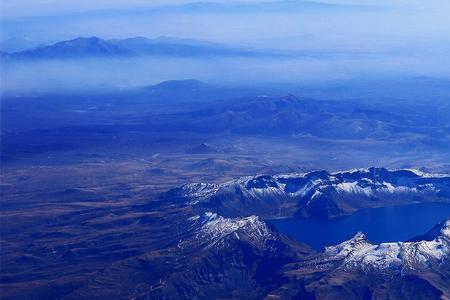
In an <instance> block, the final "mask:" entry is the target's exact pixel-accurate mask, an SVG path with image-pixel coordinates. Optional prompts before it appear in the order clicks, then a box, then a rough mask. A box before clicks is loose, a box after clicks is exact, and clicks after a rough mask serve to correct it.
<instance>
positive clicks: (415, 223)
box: [268, 203, 450, 250]
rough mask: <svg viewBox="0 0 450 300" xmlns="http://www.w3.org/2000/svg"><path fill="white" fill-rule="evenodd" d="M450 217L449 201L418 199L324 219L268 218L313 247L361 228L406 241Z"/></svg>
mask: <svg viewBox="0 0 450 300" xmlns="http://www.w3.org/2000/svg"><path fill="white" fill-rule="evenodd" d="M447 218H450V204H445V203H418V204H412V205H405V206H391V207H382V208H373V209H365V210H361V211H358V212H356V213H354V214H353V215H351V216H345V217H339V218H334V219H330V220H326V219H304V220H303V219H277V220H269V221H268V222H269V223H271V224H273V225H274V226H275V227H276V228H277V229H278V231H280V232H282V233H284V234H286V235H288V236H290V237H292V238H295V239H296V240H298V241H300V242H304V243H306V244H308V245H310V246H311V247H313V248H314V249H316V250H321V249H322V248H323V247H325V246H329V245H334V244H338V243H340V242H343V241H345V240H347V239H349V238H351V237H353V236H354V235H355V234H356V233H357V232H358V231H362V232H363V233H364V234H365V235H366V236H367V238H368V239H369V240H370V241H371V242H373V243H381V242H393V241H406V240H408V239H411V238H414V237H416V236H419V235H422V234H424V233H426V232H427V231H428V230H430V229H431V228H432V227H433V226H434V225H436V224H437V223H438V222H440V221H442V220H444V219H447Z"/></svg>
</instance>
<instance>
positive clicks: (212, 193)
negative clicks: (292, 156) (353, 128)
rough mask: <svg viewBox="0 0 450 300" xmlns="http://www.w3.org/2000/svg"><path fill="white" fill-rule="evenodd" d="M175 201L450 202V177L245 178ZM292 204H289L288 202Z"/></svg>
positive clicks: (187, 188) (364, 173)
mask: <svg viewBox="0 0 450 300" xmlns="http://www.w3.org/2000/svg"><path fill="white" fill-rule="evenodd" d="M169 194H170V195H171V196H172V197H175V198H181V199H183V200H184V201H185V202H186V203H189V204H192V205H196V204H199V203H204V202H208V201H210V200H211V199H212V198H214V197H222V198H226V197H224V195H225V196H227V195H237V194H239V195H242V197H244V198H245V199H261V200H265V199H269V198H270V199H274V198H279V199H283V201H285V200H286V199H294V200H295V201H297V202H298V203H303V204H302V205H311V204H312V203H313V202H315V201H317V199H320V198H323V197H327V198H330V197H338V196H337V195H342V196H343V197H348V196H357V197H365V198H366V199H376V198H384V197H386V196H387V195H390V197H403V195H405V194H420V195H427V197H430V196H437V197H445V198H448V199H450V175H432V174H426V173H423V172H420V171H416V170H409V169H402V170H388V169H385V168H368V169H357V170H351V171H344V172H335V173H328V172H326V171H315V172H310V173H304V174H300V173H298V174H281V175H275V176H265V175H258V176H246V177H242V178H238V179H235V180H232V181H228V182H225V183H223V184H219V185H216V184H205V183H192V184H186V185H183V186H181V187H179V188H177V189H174V190H172V191H171V192H169ZM288 201H289V200H288Z"/></svg>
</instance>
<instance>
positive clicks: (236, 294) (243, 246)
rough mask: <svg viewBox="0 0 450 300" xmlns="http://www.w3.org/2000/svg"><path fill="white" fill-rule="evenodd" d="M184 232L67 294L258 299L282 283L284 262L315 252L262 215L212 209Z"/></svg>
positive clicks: (185, 226) (190, 221) (186, 225)
mask: <svg viewBox="0 0 450 300" xmlns="http://www.w3.org/2000/svg"><path fill="white" fill-rule="evenodd" d="M178 230H181V233H178V234H180V239H179V241H178V242H177V243H176V245H173V247H170V248H168V249H163V250H159V251H154V252H149V253H146V254H145V255H142V256H139V257H135V258H131V259H127V260H124V261H121V262H119V263H117V264H114V265H113V266H111V267H109V268H106V269H105V270H103V271H102V272H99V273H98V274H95V275H94V276H93V277H92V279H91V280H90V282H89V283H88V284H87V285H86V286H84V287H81V288H79V289H77V290H75V291H74V292H72V293H71V294H70V295H69V296H68V297H67V298H68V299H79V298H80V297H83V298H92V297H94V298H104V297H108V296H113V295H114V297H115V298H117V297H119V298H122V297H123V298H129V297H137V298H147V299H193V298H195V299H212V298H226V299H230V298H234V299H242V298H251V299H258V298H262V297H263V296H264V295H266V293H267V291H268V290H269V289H270V288H271V287H275V286H277V285H278V277H277V276H278V274H279V271H280V270H281V268H282V266H284V265H285V264H286V263H289V262H294V261H296V260H299V259H301V258H302V257H305V256H306V255H308V254H309V253H310V250H309V249H308V248H307V247H305V246H302V245H299V244H297V243H296V242H294V241H291V240H288V239H286V238H284V237H282V236H280V235H279V234H278V233H276V232H274V231H272V229H271V228H269V226H268V225H267V224H265V223H264V222H263V221H262V220H261V219H259V218H258V217H256V216H250V217H246V218H235V219H230V218H224V217H221V216H218V215H217V214H214V213H210V212H207V213H205V214H202V215H193V216H191V217H189V218H188V219H186V220H184V221H183V222H182V225H181V227H179V228H178ZM118 278H120V282H117V279H118ZM136 281H139V284H136ZM110 282H116V284H115V285H109V283H110ZM105 286H108V288H107V289H105V288H104V287H105Z"/></svg>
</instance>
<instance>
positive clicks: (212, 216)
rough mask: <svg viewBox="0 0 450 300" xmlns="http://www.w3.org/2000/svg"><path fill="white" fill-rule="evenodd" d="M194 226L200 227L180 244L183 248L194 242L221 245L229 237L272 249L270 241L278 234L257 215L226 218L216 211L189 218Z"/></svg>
mask: <svg viewBox="0 0 450 300" xmlns="http://www.w3.org/2000/svg"><path fill="white" fill-rule="evenodd" d="M189 220H190V221H192V226H194V227H198V229H197V230H196V232H195V234H194V236H193V239H191V240H190V241H187V242H182V243H180V244H179V246H180V247H181V248H183V247H186V246H188V245H189V244H192V243H197V244H198V243H201V244H202V245H203V248H204V249H208V248H211V247H221V246H224V244H225V243H227V242H228V239H230V238H231V239H237V240H244V241H246V242H247V243H249V244H250V245H252V246H255V247H259V248H261V249H266V250H270V249H269V248H268V247H269V244H268V242H269V241H274V240H276V239H277V235H276V234H275V233H273V232H272V230H270V229H269V227H268V226H267V224H266V223H265V222H264V221H262V220H261V219H260V218H259V217H257V216H249V217H245V218H234V219H232V218H224V217H222V216H219V215H217V214H216V213H212V212H206V213H204V214H203V215H202V216H199V215H196V216H193V217H191V218H190V219H189Z"/></svg>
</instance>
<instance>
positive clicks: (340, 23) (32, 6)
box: [0, 0, 450, 47]
mask: <svg viewBox="0 0 450 300" xmlns="http://www.w3.org/2000/svg"><path fill="white" fill-rule="evenodd" d="M191 2H193V1H188V0H151V1H143V0H123V1H121V0H96V1H92V0H14V1H1V2H0V3H2V25H3V26H2V28H3V30H2V33H3V38H4V39H5V38H17V37H20V38H27V39H30V40H37V41H44V42H50V41H56V40H61V39H70V38H75V37H78V36H92V35H97V36H101V37H105V38H122V37H130V36H147V37H156V36H160V35H170V36H176V37H189V38H199V39H210V40H215V41H226V42H254V41H258V42H261V43H264V41H266V42H268V40H270V39H274V40H275V43H274V44H273V45H274V46H277V44H276V42H277V41H276V40H277V39H283V38H288V39H290V40H291V38H292V37H295V38H298V37H302V38H303V39H304V41H303V43H302V46H303V47H306V46H309V45H311V46H315V45H324V46H334V45H336V44H343V45H344V46H347V45H350V46H359V47H373V46H376V45H381V46H383V47H385V44H390V43H393V44H395V45H398V44H401V45H406V46H409V45H410V44H411V43H416V42H418V43H419V44H423V43H424V42H430V43H432V42H433V41H439V40H440V41H442V42H443V43H444V44H446V43H449V40H450V26H449V25H450V24H449V23H450V22H449V21H448V16H449V15H450V1H448V0H428V1H422V0H391V1H386V0H378V1H374V0H373V1H372V0H366V1H364V0H360V1H356V0H327V1H324V3H325V2H326V3H336V4H357V5H376V6H380V7H383V8H386V9H385V10H382V11H377V10H374V11H371V10H370V9H368V10H363V11H355V10H352V9H349V10H348V11H347V12H346V11H345V10H342V11H338V12H336V13H333V12H329V11H323V10H321V9H317V10H314V9H312V10H311V9H309V10H306V11H304V12H302V11H301V10H300V11H295V12H290V11H278V12H272V13H268V12H262V11H258V10H255V11H254V12H252V11H246V12H245V13H238V12H236V11H229V10H226V11H224V12H223V13H221V12H220V11H217V10H215V11H208V9H205V10H202V11H201V12H200V13H199V12H196V13H192V12H189V11H179V10H177V5H181V4H186V3H191ZM203 2H214V3H225V4H229V5H232V4H230V3H263V2H280V3H282V2H283V1H277V0H259V1H258V0H247V1H245V0H244V1H239V2H237V1H236V2H233V1H225V0H210V1H203ZM291 2H293V1H291ZM161 6H166V10H165V11H164V12H163V13H152V9H154V8H155V7H161ZM167 7H173V11H172V12H171V8H168V9H167ZM307 37H308V38H309V39H307ZM281 43H284V41H281ZM281 43H280V44H281ZM288 43H290V44H295V43H292V41H288ZM267 44H268V45H270V43H267ZM278 46H280V47H283V45H278Z"/></svg>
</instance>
